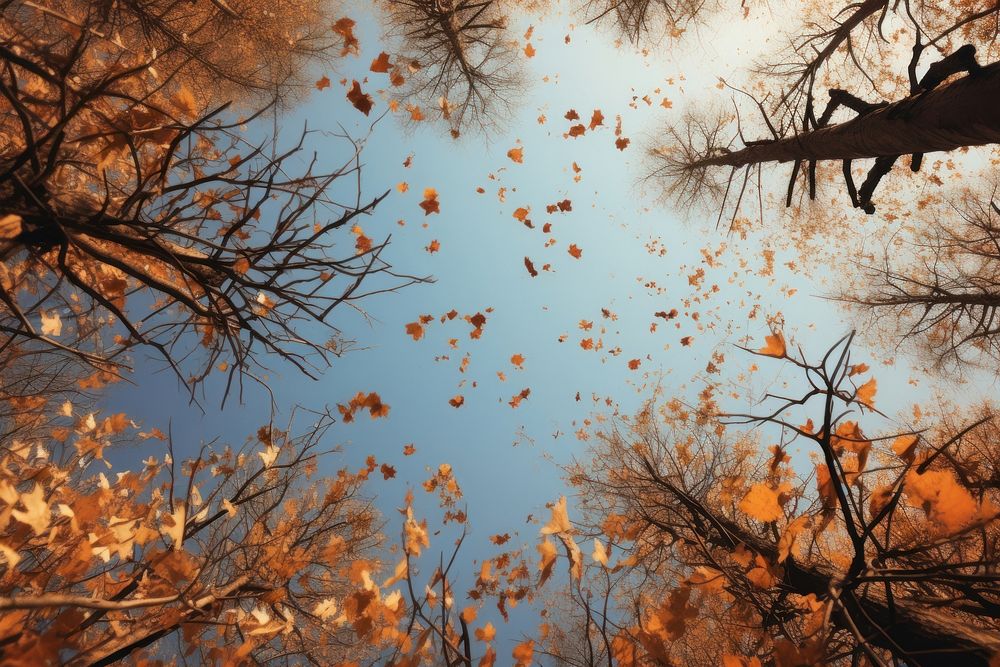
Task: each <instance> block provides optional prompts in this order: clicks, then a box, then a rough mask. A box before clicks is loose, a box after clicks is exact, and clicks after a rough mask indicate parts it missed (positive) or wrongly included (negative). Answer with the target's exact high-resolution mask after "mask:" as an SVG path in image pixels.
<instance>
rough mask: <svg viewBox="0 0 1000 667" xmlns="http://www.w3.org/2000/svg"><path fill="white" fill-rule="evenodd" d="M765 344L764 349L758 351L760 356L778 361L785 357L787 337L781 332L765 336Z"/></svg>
mask: <svg viewBox="0 0 1000 667" xmlns="http://www.w3.org/2000/svg"><path fill="white" fill-rule="evenodd" d="M764 343H765V345H764V347H762V348H760V349H759V350H757V352H758V353H759V354H763V355H764V356H766V357H776V358H778V359H781V358H783V357H784V356H785V336H784V335H783V334H782V333H781V332H780V331H775V332H774V333H772V334H771V335H770V336H765V337H764Z"/></svg>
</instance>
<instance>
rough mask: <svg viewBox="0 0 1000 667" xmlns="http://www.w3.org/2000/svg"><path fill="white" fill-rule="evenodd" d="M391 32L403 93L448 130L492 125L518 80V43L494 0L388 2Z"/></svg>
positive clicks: (506, 109)
mask: <svg viewBox="0 0 1000 667" xmlns="http://www.w3.org/2000/svg"><path fill="white" fill-rule="evenodd" d="M386 9H387V11H386V14H387V18H386V20H387V21H388V23H389V31H390V34H391V35H393V36H395V37H397V38H399V39H401V40H402V46H401V52H400V57H401V59H402V62H405V63H408V64H409V67H408V71H407V82H406V83H405V84H404V86H405V87H404V91H403V93H404V97H406V98H407V99H409V100H411V103H413V104H417V105H419V106H420V108H421V109H422V112H423V113H424V114H425V115H429V116H430V117H436V118H438V119H441V120H443V121H444V122H446V123H447V124H448V125H449V126H450V127H451V132H452V135H453V136H456V137H457V136H458V135H459V134H460V133H461V132H462V131H463V130H466V129H468V128H474V129H476V130H479V131H486V130H489V129H491V127H492V126H494V125H496V124H497V123H502V122H503V120H504V118H505V117H506V116H508V115H509V112H510V105H511V103H512V102H514V101H516V100H514V99H513V98H514V97H515V96H516V95H518V94H519V93H520V90H519V89H520V87H521V86H522V84H523V81H522V77H521V74H520V68H519V64H518V49H517V46H516V44H515V43H514V42H513V40H512V38H511V36H510V35H509V34H508V32H507V18H506V16H505V15H504V13H503V12H502V9H501V7H500V3H499V2H497V1H496V0H391V1H390V2H387V3H386Z"/></svg>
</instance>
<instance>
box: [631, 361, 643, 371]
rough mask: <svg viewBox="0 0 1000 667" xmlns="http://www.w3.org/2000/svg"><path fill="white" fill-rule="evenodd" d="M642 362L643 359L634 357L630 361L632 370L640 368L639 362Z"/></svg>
mask: <svg viewBox="0 0 1000 667" xmlns="http://www.w3.org/2000/svg"><path fill="white" fill-rule="evenodd" d="M641 363H642V361H641V360H639V359H632V360H631V361H629V362H628V368H629V370H630V371H634V370H636V369H638V368H639V364H641Z"/></svg>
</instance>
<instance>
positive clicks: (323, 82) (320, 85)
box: [316, 74, 330, 90]
mask: <svg viewBox="0 0 1000 667" xmlns="http://www.w3.org/2000/svg"><path fill="white" fill-rule="evenodd" d="M329 87H330V77H328V76H326V75H325V74H324V75H323V76H322V77H321V78H320V79H319V80H318V81H317V82H316V90H323V89H325V88H329Z"/></svg>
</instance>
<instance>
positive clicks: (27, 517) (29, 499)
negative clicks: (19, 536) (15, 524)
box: [10, 482, 52, 535]
mask: <svg viewBox="0 0 1000 667" xmlns="http://www.w3.org/2000/svg"><path fill="white" fill-rule="evenodd" d="M20 501H21V504H22V505H24V510H19V509H13V510H11V513H10V514H11V516H13V517H14V518H15V519H17V520H18V521H20V522H21V523H24V524H27V525H29V526H31V529H32V530H33V531H35V535H42V534H44V533H45V532H46V531H47V530H48V528H49V523H50V522H51V521H52V511H51V510H50V509H49V504H48V503H47V502H46V501H45V488H44V487H43V486H42V485H41V484H38V483H37V482H36V483H35V484H34V485H33V486H32V488H31V491H29V492H28V493H22V494H21V495H20Z"/></svg>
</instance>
